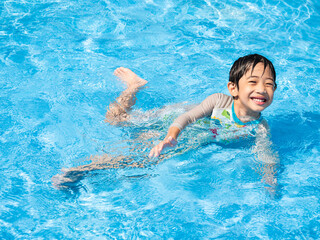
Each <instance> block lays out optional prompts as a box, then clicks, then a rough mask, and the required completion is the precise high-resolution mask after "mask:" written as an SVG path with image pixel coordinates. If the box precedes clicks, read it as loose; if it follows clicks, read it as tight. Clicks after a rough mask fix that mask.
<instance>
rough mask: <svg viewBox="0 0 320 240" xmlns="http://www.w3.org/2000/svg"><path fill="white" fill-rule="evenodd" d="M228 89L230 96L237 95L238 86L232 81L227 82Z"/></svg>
mask: <svg viewBox="0 0 320 240" xmlns="http://www.w3.org/2000/svg"><path fill="white" fill-rule="evenodd" d="M228 90H229V93H230V94H231V96H232V97H238V87H237V86H236V84H235V83H233V82H228Z"/></svg>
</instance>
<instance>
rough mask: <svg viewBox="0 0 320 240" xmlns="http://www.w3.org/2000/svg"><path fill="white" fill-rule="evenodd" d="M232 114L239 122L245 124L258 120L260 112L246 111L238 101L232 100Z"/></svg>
mask: <svg viewBox="0 0 320 240" xmlns="http://www.w3.org/2000/svg"><path fill="white" fill-rule="evenodd" d="M234 112H235V114H236V115H237V117H238V118H239V119H240V120H241V122H243V123H246V122H250V121H253V120H257V119H259V118H260V115H261V113H260V112H252V111H248V109H246V108H244V107H243V106H242V105H241V104H240V102H239V101H238V100H234Z"/></svg>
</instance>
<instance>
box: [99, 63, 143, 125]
mask: <svg viewBox="0 0 320 240" xmlns="http://www.w3.org/2000/svg"><path fill="white" fill-rule="evenodd" d="M114 75H116V76H117V77H118V78H120V80H122V81H123V82H125V83H126V85H127V89H126V90H124V91H123V92H122V93H121V95H120V96H119V97H118V98H117V99H116V101H114V102H113V103H111V104H110V105H109V109H108V110H107V114H106V120H105V121H106V122H109V123H110V124H113V125H116V124H118V123H120V122H124V121H127V120H129V113H128V112H129V111H130V110H131V107H132V106H133V105H134V104H135V102H136V93H137V92H138V91H139V88H141V87H142V86H144V85H146V84H147V81H146V80H144V79H142V78H140V77H139V76H138V75H137V74H135V73H134V72H132V71H131V70H130V69H128V68H124V67H119V68H117V69H116V70H115V71H114Z"/></svg>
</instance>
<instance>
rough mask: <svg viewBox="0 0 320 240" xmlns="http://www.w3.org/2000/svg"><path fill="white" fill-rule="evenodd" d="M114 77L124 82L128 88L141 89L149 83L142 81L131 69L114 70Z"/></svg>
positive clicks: (120, 68)
mask: <svg viewBox="0 0 320 240" xmlns="http://www.w3.org/2000/svg"><path fill="white" fill-rule="evenodd" d="M114 75H115V76H117V77H118V78H120V79H121V80H122V81H124V82H125V83H126V84H127V86H128V88H140V87H142V86H144V85H146V84H147V83H148V81H147V80H144V79H142V78H141V77H139V76H138V75H137V74H135V73H134V72H132V71H131V70H130V69H129V68H124V67H119V68H117V69H116V70H114Z"/></svg>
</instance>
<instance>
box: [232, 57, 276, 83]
mask: <svg viewBox="0 0 320 240" xmlns="http://www.w3.org/2000/svg"><path fill="white" fill-rule="evenodd" d="M260 62H261V63H263V64H264V71H265V70H266V68H267V66H269V68H270V71H271V74H272V77H273V81H274V88H277V84H276V71H275V69H274V67H273V64H272V62H271V61H269V60H268V59H267V58H266V57H264V56H261V55H259V54H249V55H246V56H244V57H241V58H239V59H238V60H236V61H235V62H234V63H233V65H232V67H231V69H230V73H229V82H233V83H235V84H236V86H237V88H239V80H240V78H242V76H243V75H244V74H246V72H247V71H249V69H250V68H251V67H252V70H251V71H253V69H254V68H255V66H256V65H257V64H258V63H260Z"/></svg>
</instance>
